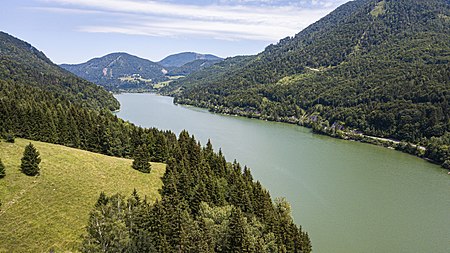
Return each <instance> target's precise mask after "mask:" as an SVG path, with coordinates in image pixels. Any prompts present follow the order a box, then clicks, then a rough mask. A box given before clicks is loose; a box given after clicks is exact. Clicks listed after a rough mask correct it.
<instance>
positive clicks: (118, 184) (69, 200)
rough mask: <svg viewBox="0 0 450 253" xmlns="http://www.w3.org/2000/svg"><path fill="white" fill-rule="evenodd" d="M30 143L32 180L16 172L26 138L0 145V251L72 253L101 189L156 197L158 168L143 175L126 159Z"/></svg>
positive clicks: (154, 166)
mask: <svg viewBox="0 0 450 253" xmlns="http://www.w3.org/2000/svg"><path fill="white" fill-rule="evenodd" d="M31 142H32V143H33V145H34V146H35V147H36V148H37V150H38V151H39V153H40V155H41V158H42V162H41V164H40V168H41V170H40V175H39V176H37V177H29V176H26V175H24V174H23V173H21V172H20V159H21V157H22V154H23V150H24V148H25V146H26V145H27V144H28V143H30V141H29V140H24V139H16V142H15V143H6V142H4V141H1V142H0V158H1V160H2V161H3V164H4V165H5V168H6V177H5V178H3V179H0V200H1V202H2V204H3V205H2V206H1V207H0V252H49V251H50V250H54V252H76V251H77V249H78V246H79V243H80V236H81V234H83V233H84V226H85V225H86V224H87V221H88V217H89V212H90V210H91V209H92V208H93V206H94V204H95V202H96V200H97V198H98V196H99V194H100V192H102V191H104V192H105V193H107V194H114V193H118V192H119V193H122V194H124V195H130V194H131V193H132V191H133V189H137V191H138V192H139V194H140V195H141V196H142V197H144V196H146V197H147V200H150V201H154V200H156V199H157V198H159V194H158V189H160V188H161V186H162V182H161V177H162V175H163V174H164V171H165V165H164V164H161V163H152V171H151V173H150V174H144V173H141V172H139V171H136V170H133V169H132V168H131V163H132V161H131V160H129V159H122V158H116V157H110V156H105V155H100V154H96V153H91V152H87V151H83V150H79V149H73V148H68V147H64V146H60V145H54V144H48V143H43V142H36V141H31Z"/></svg>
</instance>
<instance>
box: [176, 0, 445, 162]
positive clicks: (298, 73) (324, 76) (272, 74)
mask: <svg viewBox="0 0 450 253" xmlns="http://www.w3.org/2000/svg"><path fill="white" fill-rule="evenodd" d="M449 6H450V4H449V1H448V0H425V1H424V0H355V1H351V2H348V3H346V4H344V5H342V6H340V7H339V8H337V9H336V10H335V11H333V12H332V13H330V14H329V15H327V16H326V17H324V18H322V19H321V20H319V21H317V22H316V23H314V24H312V25H311V26H309V27H307V28H306V29H304V30H303V31H301V32H300V33H298V34H297V35H295V36H294V37H287V38H284V39H282V40H280V41H279V43H277V44H275V45H269V46H268V47H267V48H266V49H265V50H264V51H263V52H261V53H260V54H258V55H256V56H253V57H248V58H247V59H245V60H244V61H239V60H237V59H236V60H235V59H226V60H225V61H224V62H222V63H220V64H221V65H223V66H224V68H222V69H221V70H220V71H217V66H216V65H215V66H212V67H210V68H205V69H203V70H200V71H199V72H197V73H194V74H192V75H191V76H188V77H187V78H185V79H180V80H178V81H177V82H173V83H172V84H171V89H172V90H173V91H174V95H175V102H177V103H186V104H193V105H197V106H202V107H207V108H210V109H211V110H213V111H217V112H224V113H233V114H240V115H245V116H249V117H256V118H262V119H268V120H276V121H285V122H292V123H298V124H302V125H306V126H311V127H314V128H315V129H317V130H319V131H321V132H333V134H334V132H335V131H334V130H335V129H336V126H337V128H339V129H345V130H346V131H355V130H357V132H364V133H366V134H370V135H375V136H381V137H388V138H394V139H398V140H403V141H410V142H416V143H418V142H421V143H422V144H424V145H428V144H430V142H433V141H434V140H437V139H440V138H441V139H450V138H449V137H450V133H449V131H450V104H449V103H450V93H449V92H448V91H449V90H450V64H449V63H450V43H449V41H450V9H449ZM233 61H234V62H239V64H235V65H233V64H227V62H233ZM220 64H219V65H220ZM443 142H444V143H445V141H443ZM441 143H442V142H441ZM428 150H430V149H427V152H429V151H428ZM444 150H447V148H444ZM439 152H441V153H442V154H444V153H446V152H447V155H442V156H440V158H439V159H438V162H440V163H441V162H443V161H444V160H445V159H446V158H445V157H448V159H450V151H439ZM428 155H429V154H428Z"/></svg>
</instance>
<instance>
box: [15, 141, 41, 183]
mask: <svg viewBox="0 0 450 253" xmlns="http://www.w3.org/2000/svg"><path fill="white" fill-rule="evenodd" d="M40 162H41V158H40V157H39V152H38V151H37V149H36V148H35V147H34V146H33V144H31V142H30V144H28V145H27V146H26V147H25V151H24V152H23V157H22V164H21V165H20V168H21V170H22V172H23V173H24V174H25V175H28V176H36V175H38V174H39V170H40V168H39V163H40Z"/></svg>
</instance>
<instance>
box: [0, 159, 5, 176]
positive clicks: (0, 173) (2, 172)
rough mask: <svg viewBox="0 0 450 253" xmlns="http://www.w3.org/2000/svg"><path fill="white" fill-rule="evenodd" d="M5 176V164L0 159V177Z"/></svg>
mask: <svg viewBox="0 0 450 253" xmlns="http://www.w3.org/2000/svg"><path fill="white" fill-rule="evenodd" d="M5 176H6V172H5V165H3V163H2V159H0V178H4V177H5Z"/></svg>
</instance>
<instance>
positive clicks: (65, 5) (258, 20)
mask: <svg viewBox="0 0 450 253" xmlns="http://www.w3.org/2000/svg"><path fill="white" fill-rule="evenodd" d="M199 2H201V4H199ZM343 2H345V0H337V1H332V0H299V1H287V0H262V1H255V0H219V1H207V0H205V1H191V2H189V1H184V2H183V3H180V2H179V1H158V2H157V1H144V0H43V1H42V2H41V3H42V4H43V5H41V6H40V7H36V9H39V10H40V11H51V12H60V13H65V14H67V15H70V14H72V15H75V14H77V15H80V14H82V15H85V17H86V18H85V20H84V21H85V23H86V24H85V25H82V26H79V27H77V28H76V29H77V30H78V31H82V32H90V33H119V34H131V35H146V36H158V37H160V36H163V37H202V38H203V37H205V38H213V39H223V40H257V41H276V40H279V39H281V38H284V37H286V36H293V35H294V34H296V33H298V32H299V31H300V30H302V29H303V28H305V27H306V26H307V25H309V24H311V23H312V22H314V21H316V20H318V19H319V18H320V17H323V16H325V15H326V14H327V13H329V12H330V11H332V10H333V9H334V8H336V6H337V5H339V4H342V3H343ZM99 17H103V19H99Z"/></svg>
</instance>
